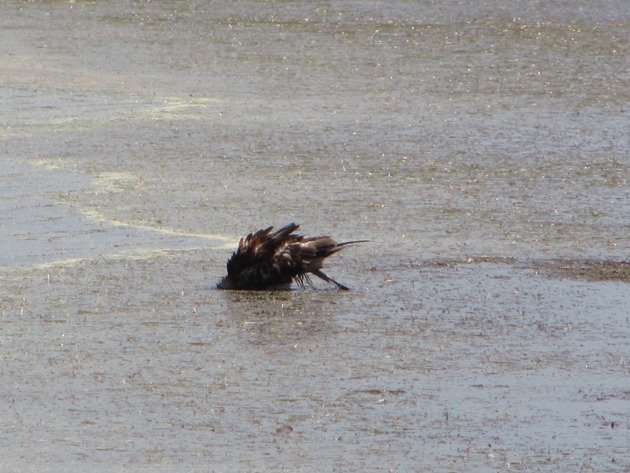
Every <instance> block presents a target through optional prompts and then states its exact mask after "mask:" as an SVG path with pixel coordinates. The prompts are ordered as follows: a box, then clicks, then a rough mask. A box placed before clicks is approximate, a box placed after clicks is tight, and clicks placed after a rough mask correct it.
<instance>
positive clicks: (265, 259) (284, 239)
mask: <svg viewBox="0 0 630 473" xmlns="http://www.w3.org/2000/svg"><path fill="white" fill-rule="evenodd" d="M299 227H300V226H299V225H297V224H295V223H290V224H288V225H286V226H284V227H282V228H281V229H279V230H276V231H273V227H268V228H265V229H263V230H258V231H257V232H254V233H250V234H249V235H247V236H246V237H244V238H241V239H240V241H239V243H238V248H237V249H236V251H235V252H234V253H233V254H232V256H231V257H230V259H229V260H228V262H227V276H225V277H224V278H222V279H221V281H219V283H218V284H217V288H218V289H241V290H261V289H289V287H290V286H291V282H292V281H295V282H297V283H298V284H299V285H300V286H301V287H304V283H305V282H306V283H308V284H309V285H310V286H311V287H315V286H314V285H313V282H312V281H311V279H310V277H309V274H314V275H315V276H317V277H318V278H321V279H323V280H324V281H326V282H328V283H332V284H334V285H335V286H337V287H338V288H339V289H341V290H344V291H347V290H348V288H347V287H346V286H344V285H343V284H340V283H338V282H337V281H335V280H334V279H332V278H331V277H329V276H327V275H326V274H324V272H323V271H322V264H323V262H324V259H326V258H327V257H329V256H330V255H333V254H335V253H337V252H338V251H339V250H341V249H343V248H344V247H345V246H347V245H351V244H353V243H362V242H364V241H367V240H356V241H347V242H345V243H336V242H335V241H334V240H333V239H332V238H331V237H329V236H317V237H305V236H303V235H296V234H295V233H293V232H295V231H296V230H297V229H298V228H299Z"/></svg>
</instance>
